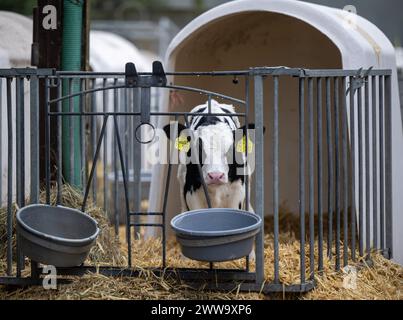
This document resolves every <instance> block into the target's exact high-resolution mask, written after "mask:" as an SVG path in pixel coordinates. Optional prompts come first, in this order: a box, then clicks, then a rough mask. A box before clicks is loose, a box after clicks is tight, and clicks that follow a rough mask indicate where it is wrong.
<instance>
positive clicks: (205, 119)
mask: <svg viewBox="0 0 403 320" xmlns="http://www.w3.org/2000/svg"><path fill="white" fill-rule="evenodd" d="M191 112H192V113H206V115H204V114H203V115H199V114H196V115H194V116H190V117H189V128H187V127H185V126H183V125H181V124H178V130H177V136H175V137H172V136H171V130H170V129H171V126H170V125H167V126H165V127H164V130H165V132H166V134H167V136H168V137H169V138H171V139H177V140H178V139H180V140H181V143H184V144H187V142H188V140H191V141H192V142H193V143H192V147H191V148H190V147H189V145H188V148H182V149H181V148H179V149H180V150H181V151H184V152H185V153H186V155H187V157H188V162H187V163H186V164H184V163H181V164H180V165H179V169H178V179H179V183H180V185H181V187H182V188H183V198H182V200H183V202H184V203H185V205H186V206H185V208H184V209H188V210H189V209H190V210H193V209H199V208H201V207H205V203H204V202H203V201H202V200H203V199H204V195H203V193H202V190H201V185H202V180H201V178H203V179H204V181H205V183H206V185H207V186H208V191H209V193H210V196H211V198H212V199H213V200H212V202H213V206H220V207H234V208H239V209H241V208H242V207H243V204H244V200H245V199H244V196H245V192H244V171H243V166H244V154H243V153H242V152H241V153H240V154H236V152H239V150H238V151H237V148H236V144H237V142H239V138H240V137H242V133H243V132H244V131H242V129H243V128H240V123H239V120H238V117H236V116H232V115H231V114H233V113H234V108H233V106H232V105H224V104H219V103H217V102H216V101H214V100H212V101H211V113H214V114H222V116H221V115H217V116H210V115H208V114H207V112H208V106H207V104H204V105H200V106H197V107H195V108H193V109H192V111H191ZM249 128H253V125H250V126H249ZM239 129H241V130H239ZM237 130H239V131H238V132H237ZM239 132H240V133H241V134H240V135H239ZM239 136H240V137H239ZM177 137H179V138H177ZM192 153H194V154H192ZM239 160H241V161H239ZM197 164H200V167H201V172H202V177H201V176H200V172H199V168H198V166H197ZM238 169H241V170H238ZM199 198H202V199H199Z"/></svg>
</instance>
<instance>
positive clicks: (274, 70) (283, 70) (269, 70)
mask: <svg viewBox="0 0 403 320" xmlns="http://www.w3.org/2000/svg"><path fill="white" fill-rule="evenodd" d="M362 73H363V74H364V73H365V74H366V75H367V76H380V75H391V74H392V71H391V70H390V69H372V70H370V71H369V70H368V69H366V70H362ZM165 74H166V75H167V76H211V77H215V76H247V75H250V76H253V75H288V76H299V77H348V76H356V75H357V70H351V69H348V70H341V69H301V68H288V67H283V66H280V67H256V68H251V69H249V70H231V71H208V72H203V71H194V72H181V71H179V72H166V73H165ZM31 75H37V76H42V77H43V76H49V78H69V77H75V78H105V77H107V78H124V77H125V73H124V72H93V71H56V70H55V69H50V68H43V69H42V68H41V69H35V68H11V69H0V77H18V76H31ZM138 75H139V76H150V75H152V73H151V72H139V73H138Z"/></svg>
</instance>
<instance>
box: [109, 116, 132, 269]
mask: <svg viewBox="0 0 403 320" xmlns="http://www.w3.org/2000/svg"><path fill="white" fill-rule="evenodd" d="M113 121H114V124H115V134H116V140H117V143H118V151H119V159H120V167H121V168H122V175H123V188H124V191H125V206H126V221H127V222H130V208H129V194H128V189H127V176H126V169H125V163H124V158H123V151H122V144H121V141H120V135H119V128H118V121H117V119H116V115H114V116H113ZM126 236H127V250H128V257H127V260H128V265H129V267H131V266H132V242H131V232H128V233H127V234H126Z"/></svg>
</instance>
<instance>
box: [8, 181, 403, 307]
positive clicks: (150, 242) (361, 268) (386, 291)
mask: <svg viewBox="0 0 403 320" xmlns="http://www.w3.org/2000/svg"><path fill="white" fill-rule="evenodd" d="M54 191H55V190H52V192H51V202H52V203H55V201H56V193H55V192H54ZM62 191H63V192H62V199H61V203H62V204H64V205H66V206H69V207H74V208H80V207H81V201H82V196H81V194H80V193H79V192H77V191H76V190H74V189H73V188H71V187H68V186H63V188H62ZM43 196H44V194H43V193H42V194H41V199H42V200H43V199H44V198H43ZM87 212H88V213H89V214H90V215H91V216H93V217H94V218H95V219H96V220H97V221H98V224H99V226H100V229H101V234H100V236H99V238H98V240H97V243H96V245H95V246H94V247H93V248H92V250H91V252H90V255H89V257H88V259H87V263H88V264H92V265H120V266H125V265H126V264H127V258H126V248H125V247H126V246H125V244H119V241H118V239H117V238H115V234H114V230H113V228H111V227H110V226H109V224H108V220H107V218H106V216H105V214H104V212H103V211H102V210H101V209H100V208H98V207H96V206H94V205H93V204H91V203H89V205H88V208H87ZM285 216H286V215H283V217H285ZM287 216H288V215H287ZM4 219H5V211H4V210H2V211H0V228H4V225H5V224H4V223H3V220H4ZM280 222H281V223H282V224H284V225H289V226H292V225H293V224H292V223H290V219H289V218H284V219H282V220H281V221H280ZM282 230H287V232H284V233H282V234H281V236H280V252H279V254H280V280H281V281H282V282H283V283H284V284H291V283H298V282H299V265H300V261H299V250H300V245H299V241H297V239H296V237H295V233H296V231H295V230H293V228H284V229H283V228H282ZM0 237H1V239H0V240H1V242H0V245H1V246H0V274H4V273H5V268H6V262H5V254H4V251H5V246H4V243H5V238H4V237H5V230H3V229H1V230H0ZM167 248H168V249H167V250H168V251H167V264H168V265H169V266H172V267H207V266H208V264H206V263H202V262H197V261H192V260H189V259H186V258H183V257H182V256H181V254H180V250H179V246H178V245H177V244H176V242H175V241H174V239H170V240H169V241H168V244H167ZM309 249H310V248H309V246H308V245H307V246H306V247H305V250H306V253H307V257H309ZM324 252H326V245H325V244H324ZM314 254H315V261H317V254H318V250H317V247H315V250H314ZM273 263H274V256H273V237H272V235H271V234H270V233H269V232H268V234H267V235H266V238H265V277H266V280H267V281H271V280H272V279H273ZM160 264H161V241H160V239H147V240H145V239H140V240H135V241H133V265H134V266H136V267H140V268H146V267H155V266H159V265H160ZM334 264H335V261H334V259H333V260H331V261H330V260H328V259H326V258H325V260H324V272H323V274H322V275H319V274H317V273H316V276H315V280H316V283H317V286H316V288H315V289H314V290H313V291H311V292H309V293H307V294H304V295H285V294H276V295H270V296H264V295H263V294H259V293H239V292H237V291H236V290H235V291H234V292H225V293H223V292H211V291H199V290H192V289H191V288H190V287H188V286H187V285H186V284H185V283H180V284H179V283H177V282H174V281H173V280H172V279H166V278H163V277H157V276H155V275H154V274H153V273H151V272H149V271H147V270H144V272H143V273H142V275H141V276H140V277H137V278H128V277H114V278H113V277H106V276H103V275H101V274H86V275H85V276H83V277H71V281H72V282H71V283H69V284H59V286H58V289H57V290H45V289H43V288H42V287H29V288H25V289H10V288H5V287H0V299H117V300H123V299H271V298H275V299H295V298H297V299H403V294H402V292H403V268H402V267H401V266H398V265H396V264H394V263H393V262H391V261H389V260H387V259H385V258H383V257H382V256H381V255H379V254H376V253H373V254H372V264H373V265H372V266H368V265H366V264H365V261H358V262H357V263H355V264H352V265H351V266H350V268H351V267H353V268H355V270H356V272H354V271H353V272H352V273H349V274H347V273H345V272H342V271H339V272H336V271H335V269H334ZM215 266H216V267H219V268H241V267H244V266H245V259H241V260H236V261H231V262H225V263H217V264H215ZM306 266H307V269H309V258H307V259H306ZM251 268H252V269H253V268H254V263H253V262H252V263H251ZM28 270H29V268H26V270H25V271H24V274H27V273H28ZM306 276H307V277H309V274H308V273H307V274H306ZM348 280H350V281H348Z"/></svg>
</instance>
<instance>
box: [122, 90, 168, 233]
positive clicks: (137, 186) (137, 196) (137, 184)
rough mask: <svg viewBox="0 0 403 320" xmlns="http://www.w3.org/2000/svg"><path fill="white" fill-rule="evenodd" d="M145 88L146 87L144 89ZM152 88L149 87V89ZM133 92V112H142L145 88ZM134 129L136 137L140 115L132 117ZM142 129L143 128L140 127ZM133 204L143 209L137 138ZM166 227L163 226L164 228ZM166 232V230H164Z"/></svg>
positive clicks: (126, 136)
mask: <svg viewBox="0 0 403 320" xmlns="http://www.w3.org/2000/svg"><path fill="white" fill-rule="evenodd" d="M144 90H145V89H144ZM149 90H150V89H148V91H149ZM132 94H133V101H132V103H131V104H130V105H131V106H132V107H133V112H140V98H141V100H142V101H141V104H143V97H142V95H144V93H143V89H141V93H140V89H139V88H133V90H132ZM147 101H148V102H147V104H148V105H147V107H149V106H150V100H149V96H148V98H147ZM132 120H133V121H132V124H133V125H132V128H131V129H132V131H133V133H131V136H132V137H134V135H135V130H136V128H137V126H139V125H140V117H138V116H133V117H132ZM140 130H142V129H140ZM128 138H129V137H128V135H127V134H126V135H125V139H126V141H125V142H126V144H129V139H128ZM132 147H133V162H132V163H133V205H134V211H140V210H141V187H142V182H141V149H142V145H141V144H140V143H139V142H138V141H137V139H133V144H132ZM139 218H140V217H139V216H134V219H136V220H135V222H139V221H138V220H139ZM164 228H165V227H163V229H164ZM137 229H138V228H137V227H134V228H133V231H134V236H135V239H138V238H139V234H138V230H137ZM163 233H164V231H163Z"/></svg>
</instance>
